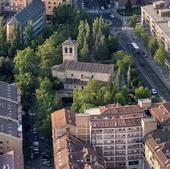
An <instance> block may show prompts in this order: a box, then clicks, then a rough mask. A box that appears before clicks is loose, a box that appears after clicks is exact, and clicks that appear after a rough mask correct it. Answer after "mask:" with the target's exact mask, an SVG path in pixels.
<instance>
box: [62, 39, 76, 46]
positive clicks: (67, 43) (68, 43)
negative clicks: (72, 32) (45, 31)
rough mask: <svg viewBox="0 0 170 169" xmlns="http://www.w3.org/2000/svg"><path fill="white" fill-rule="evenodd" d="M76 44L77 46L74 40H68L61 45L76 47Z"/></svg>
mask: <svg viewBox="0 0 170 169" xmlns="http://www.w3.org/2000/svg"><path fill="white" fill-rule="evenodd" d="M76 44H77V42H76V40H72V39H68V40H66V41H65V42H63V44H62V45H76Z"/></svg>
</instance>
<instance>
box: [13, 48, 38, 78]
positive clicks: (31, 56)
mask: <svg viewBox="0 0 170 169" xmlns="http://www.w3.org/2000/svg"><path fill="white" fill-rule="evenodd" d="M14 63H15V68H14V72H15V74H16V76H17V75H18V74H22V73H27V72H31V73H32V74H33V75H36V74H37V72H38V67H37V65H38V63H39V58H38V57H37V56H36V55H35V53H34V51H33V49H31V48H30V47H28V48H25V49H24V50H18V51H17V54H16V56H15V58H14Z"/></svg>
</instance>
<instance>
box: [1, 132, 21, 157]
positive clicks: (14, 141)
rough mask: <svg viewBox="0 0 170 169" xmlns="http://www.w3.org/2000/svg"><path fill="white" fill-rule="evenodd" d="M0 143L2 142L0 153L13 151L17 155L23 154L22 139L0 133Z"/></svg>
mask: <svg viewBox="0 0 170 169" xmlns="http://www.w3.org/2000/svg"><path fill="white" fill-rule="evenodd" d="M0 141H2V144H0V147H1V148H0V152H1V153H7V152H9V151H12V150H14V151H15V152H17V153H19V154H23V150H22V138H17V137H13V136H10V135H7V134H4V133H0ZM1 150H2V151H1Z"/></svg>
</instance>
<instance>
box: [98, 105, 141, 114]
mask: <svg viewBox="0 0 170 169" xmlns="http://www.w3.org/2000/svg"><path fill="white" fill-rule="evenodd" d="M101 113H102V114H112V115H122V114H131V113H136V114H139V113H144V110H143V109H142V108H141V107H139V106H138V105H127V106H115V105H113V106H110V107H108V108H104V109H103V111H101Z"/></svg>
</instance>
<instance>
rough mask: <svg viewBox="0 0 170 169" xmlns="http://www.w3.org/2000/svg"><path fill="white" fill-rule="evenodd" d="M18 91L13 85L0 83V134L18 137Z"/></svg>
mask: <svg viewBox="0 0 170 169" xmlns="http://www.w3.org/2000/svg"><path fill="white" fill-rule="evenodd" d="M19 97H20V93H19V90H18V89H17V87H16V86H15V85H14V84H8V83H5V82H1V81H0V132H3V133H5V134H8V135H12V136H14V137H20V136H19V130H18V128H19V127H20V126H21V105H20V99H18V98H19Z"/></svg>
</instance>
